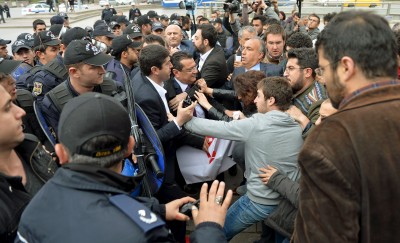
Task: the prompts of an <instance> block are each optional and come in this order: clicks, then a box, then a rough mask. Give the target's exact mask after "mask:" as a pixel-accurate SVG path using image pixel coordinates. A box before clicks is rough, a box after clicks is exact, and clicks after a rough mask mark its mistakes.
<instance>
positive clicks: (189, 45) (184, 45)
mask: <svg viewBox="0 0 400 243" xmlns="http://www.w3.org/2000/svg"><path fill="white" fill-rule="evenodd" d="M182 31H184V30H182ZM180 51H183V52H186V53H188V54H190V55H192V56H193V58H194V59H196V55H197V54H196V50H195V48H194V45H193V42H192V41H190V40H182V41H181V45H180Z"/></svg>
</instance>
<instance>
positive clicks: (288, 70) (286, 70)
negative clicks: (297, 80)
mask: <svg viewBox="0 0 400 243" xmlns="http://www.w3.org/2000/svg"><path fill="white" fill-rule="evenodd" d="M295 69H299V70H301V69H305V68H301V67H298V68H297V67H292V66H289V67H286V68H285V70H284V71H285V72H288V73H290V72H291V71H293V70H295Z"/></svg>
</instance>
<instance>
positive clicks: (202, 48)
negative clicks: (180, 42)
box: [194, 43, 206, 54]
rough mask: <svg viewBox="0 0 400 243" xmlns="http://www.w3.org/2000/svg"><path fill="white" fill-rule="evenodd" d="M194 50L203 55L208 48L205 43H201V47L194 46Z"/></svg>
mask: <svg viewBox="0 0 400 243" xmlns="http://www.w3.org/2000/svg"><path fill="white" fill-rule="evenodd" d="M194 49H195V50H196V51H197V52H199V53H201V54H204V51H205V49H206V47H205V46H204V44H203V43H201V45H200V46H198V47H197V46H196V45H195V46H194Z"/></svg>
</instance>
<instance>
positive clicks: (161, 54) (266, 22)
mask: <svg viewBox="0 0 400 243" xmlns="http://www.w3.org/2000/svg"><path fill="white" fill-rule="evenodd" d="M228 10H229V9H228ZM320 21H321V18H320V16H319V15H317V14H310V15H309V16H306V17H304V16H300V15H299V13H298V12H296V11H293V12H292V13H291V16H289V17H288V18H286V14H285V13H284V12H282V11H279V9H278V5H277V1H276V0H273V1H271V2H270V1H262V0H255V1H254V2H253V3H250V2H248V0H243V1H242V6H241V12H240V13H236V14H235V13H233V11H226V12H225V13H223V14H221V13H220V11H218V10H216V11H213V12H212V14H211V16H210V18H207V17H206V16H197V17H196V20H195V23H194V22H192V20H191V18H190V16H180V15H179V14H176V13H174V14H172V15H171V16H167V15H158V13H157V12H155V11H154V10H150V11H148V12H147V13H146V14H142V12H141V10H140V9H139V8H137V7H136V6H135V5H134V4H132V8H131V9H130V11H129V15H128V16H124V15H122V14H117V13H116V12H115V10H114V9H113V8H110V6H109V5H108V4H106V5H105V8H104V9H103V10H102V13H101V19H99V20H97V21H96V22H95V23H94V24H93V26H88V27H86V28H82V27H73V26H70V23H69V17H68V15H67V14H65V13H60V14H57V15H55V16H53V17H52V18H51V19H50V26H48V24H47V23H46V22H45V21H43V20H41V19H37V20H35V21H33V32H32V33H21V34H19V35H18V37H17V40H16V41H14V42H13V43H11V41H10V40H5V39H1V34H0V241H1V242H181V243H182V242H186V240H187V239H186V233H187V232H186V221H188V220H190V219H193V220H194V223H195V225H196V227H195V229H194V231H193V232H192V233H191V235H190V242H227V241H230V240H231V239H232V238H234V237H235V236H236V235H237V234H239V233H240V232H241V231H243V230H245V229H246V228H248V227H249V226H251V225H253V224H255V223H257V222H260V221H262V222H263V224H262V225H263V230H262V234H261V235H260V240H258V242H260V243H261V242H289V241H293V242H390V241H396V239H397V238H399V235H398V234H399V233H397V232H398V230H397V227H398V226H399V225H400V215H399V213H396V211H395V210H393V208H396V206H397V205H398V203H399V202H400V191H399V189H398V186H396V185H398V183H399V182H400V181H399V179H398V178H399V177H398V176H397V172H398V171H399V169H400V164H399V161H400V154H398V153H397V152H396V149H395V147H396V144H398V143H399V142H400V138H399V134H400V126H399V125H398V123H397V122H396V121H397V118H398V114H399V113H397V112H396V109H397V108H398V107H399V106H400V103H399V102H400V85H399V82H398V74H399V70H400V69H399V61H398V60H399V53H400V51H399V47H398V46H399V44H400V42H399V40H400V31H399V30H392V29H391V28H390V26H389V24H388V22H387V21H386V20H385V19H384V18H383V17H380V16H378V15H375V14H373V13H370V12H360V11H345V12H342V13H338V14H336V13H330V14H327V15H326V16H324V18H323V21H324V28H323V30H320V29H319V26H320ZM9 44H11V49H12V53H10V55H9V54H8V51H7V45H9ZM11 54H12V55H11ZM121 97H122V98H121ZM126 100H134V102H135V103H136V104H137V105H139V106H140V107H141V109H142V110H143V112H144V113H145V115H146V116H147V118H148V120H149V121H150V123H151V125H152V127H153V128H154V130H155V133H156V134H157V137H158V139H159V141H160V142H161V146H162V150H163V151H164V163H165V164H164V168H163V169H164V171H163V172H164V174H163V183H162V185H161V187H160V188H159V189H158V190H157V192H156V193H155V194H154V195H151V196H149V195H134V194H132V192H133V191H135V190H136V189H137V188H139V187H142V186H143V185H142V180H143V179H144V173H143V171H139V173H135V174H132V175H131V174H129V175H127V174H125V173H123V169H124V166H125V163H133V164H135V163H136V162H137V157H135V154H134V153H132V152H133V151H134V148H135V143H141V142H142V141H135V138H137V137H135V136H132V129H135V124H133V123H132V114H133V113H132V110H129V107H131V108H132V104H130V105H129V102H128V105H127V103H126ZM209 137H214V138H220V139H226V140H230V141H234V144H233V154H232V158H233V160H234V161H235V162H236V163H237V165H234V167H232V168H231V169H230V170H229V173H238V171H242V172H243V177H242V179H243V182H242V186H240V187H238V188H227V187H226V184H225V182H224V181H223V180H224V176H223V174H221V175H218V176H217V178H218V180H214V181H204V182H202V183H197V184H187V183H186V182H185V179H184V177H183V175H182V172H181V170H180V167H179V164H178V163H177V155H176V153H177V149H178V148H180V147H182V146H184V145H186V146H190V147H193V148H196V149H198V150H202V151H203V152H204V153H208V152H209V146H210V144H209V141H208V138H209ZM185 163H191V161H185ZM238 167H240V170H238ZM146 173H152V172H151V171H147V172H146ZM234 193H235V194H238V196H239V198H238V199H237V200H236V201H234V202H232V197H233V194H234ZM197 199H200V201H196V200H197ZM188 203H191V204H188ZM192 204H193V206H190V207H191V214H190V215H189V216H188V215H187V214H184V213H182V212H181V211H180V209H181V208H182V207H183V206H184V205H192ZM189 211H190V210H189Z"/></svg>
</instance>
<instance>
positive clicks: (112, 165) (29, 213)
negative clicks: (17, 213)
mask: <svg viewBox="0 0 400 243" xmlns="http://www.w3.org/2000/svg"><path fill="white" fill-rule="evenodd" d="M98 57H100V56H98V55H95V56H94V57H92V58H90V62H92V61H93V62H96V63H97V64H98V62H97V61H99V60H97V59H98ZM86 61H87V60H86ZM130 132H131V123H130V119H129V115H128V113H127V112H126V110H125V109H124V107H123V106H122V105H121V104H120V103H119V102H117V101H116V100H115V99H114V98H111V97H108V96H106V95H102V94H98V93H93V92H90V93H86V94H83V95H80V96H79V97H76V98H74V99H72V100H71V101H69V102H68V103H67V104H66V105H65V108H64V110H63V111H62V113H61V117H60V123H59V139H60V143H59V144H57V145H56V153H57V155H58V157H59V158H60V163H61V164H63V167H61V168H60V169H59V170H58V171H57V173H56V175H54V177H53V178H52V179H51V180H50V181H49V183H47V184H46V186H45V187H44V188H43V189H42V191H41V194H40V195H37V196H36V197H35V198H34V199H33V200H32V202H31V203H30V204H29V205H28V207H27V208H26V210H25V212H24V213H23V215H22V218H21V223H20V225H19V229H18V237H17V239H16V242H35V241H37V242H42V243H48V242H60V243H64V242H96V243H106V242H107V243H108V242H115V243H128V242H129V243H131V242H175V239H174V238H173V236H172V234H171V232H170V230H169V229H168V228H167V227H166V226H165V222H164V220H180V221H186V220H189V217H187V216H186V215H184V214H182V213H180V212H179V211H178V210H179V208H180V207H181V206H182V205H183V204H185V203H188V202H193V201H194V199H193V198H190V197H184V198H180V199H177V200H174V201H172V202H170V203H167V204H165V205H164V204H159V202H158V201H157V199H155V198H143V197H136V198H133V197H131V196H130V192H131V191H132V190H133V189H134V188H135V187H137V186H139V183H140V180H141V179H142V176H135V177H128V176H123V175H121V168H122V164H123V159H124V158H125V157H127V156H129V155H130V153H131V151H132V148H133V146H134V144H135V141H134V139H133V137H132V136H130ZM224 189H225V184H224V183H223V182H221V183H218V181H214V182H213V184H212V186H211V189H210V191H209V192H208V193H207V184H204V185H203V187H202V190H201V193H200V207H199V208H197V207H192V215H193V219H194V223H195V225H196V229H195V231H194V232H193V233H192V235H191V242H208V243H223V242H226V239H225V235H224V232H223V230H222V227H223V225H224V221H225V215H226V211H227V208H228V206H229V204H230V201H231V199H232V191H231V190H229V192H228V193H227V196H226V198H225V200H223V195H224ZM77 202H79V203H77ZM49 205H50V206H49ZM37 222H40V223H37ZM55 225H56V226H57V227H54V226H55Z"/></svg>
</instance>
